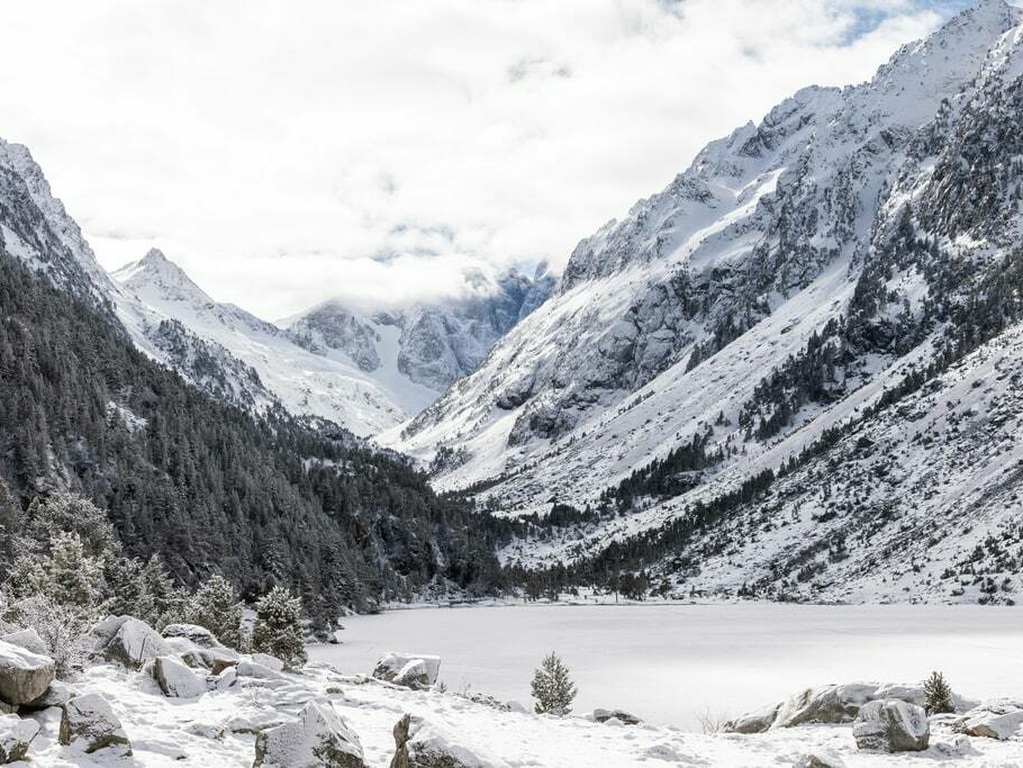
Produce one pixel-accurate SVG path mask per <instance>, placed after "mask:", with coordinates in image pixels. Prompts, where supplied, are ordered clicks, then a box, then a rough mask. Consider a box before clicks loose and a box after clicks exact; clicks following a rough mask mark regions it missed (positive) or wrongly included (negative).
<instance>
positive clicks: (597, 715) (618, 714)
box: [593, 709, 643, 725]
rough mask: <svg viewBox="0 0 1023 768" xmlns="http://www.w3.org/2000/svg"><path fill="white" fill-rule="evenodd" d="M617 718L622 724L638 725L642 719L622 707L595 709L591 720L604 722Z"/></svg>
mask: <svg viewBox="0 0 1023 768" xmlns="http://www.w3.org/2000/svg"><path fill="white" fill-rule="evenodd" d="M611 719H614V720H617V721H619V722H620V723H622V724H623V725H639V724H640V723H641V722H643V721H642V720H640V719H639V718H638V717H636V716H635V715H633V714H630V713H628V712H626V711H625V710H623V709H595V710H593V720H594V722H597V723H606V722H607V721H608V720H611Z"/></svg>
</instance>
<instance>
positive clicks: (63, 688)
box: [24, 680, 75, 709]
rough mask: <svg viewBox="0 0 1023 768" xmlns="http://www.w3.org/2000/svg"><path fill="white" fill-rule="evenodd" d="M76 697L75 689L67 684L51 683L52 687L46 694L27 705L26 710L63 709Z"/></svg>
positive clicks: (57, 681) (55, 681)
mask: <svg viewBox="0 0 1023 768" xmlns="http://www.w3.org/2000/svg"><path fill="white" fill-rule="evenodd" d="M74 696H75V689H74V688H72V687H71V686H70V685H68V684H67V683H62V682H60V681H59V680H54V681H53V682H52V683H50V687H49V688H47V689H46V693H44V694H43V695H42V696H40V697H39V698H38V699H33V700H32V701H30V702H28V704H25V705H24V706H25V708H26V709H49V708H50V707H63V706H64V705H65V704H67V703H68V702H69V701H71V699H73V698H74Z"/></svg>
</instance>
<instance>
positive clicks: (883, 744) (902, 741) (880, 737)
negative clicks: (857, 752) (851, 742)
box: [853, 699, 931, 752]
mask: <svg viewBox="0 0 1023 768" xmlns="http://www.w3.org/2000/svg"><path fill="white" fill-rule="evenodd" d="M930 735H931V729H930V725H929V723H928V722H927V713H926V712H925V711H924V709H923V707H918V706H916V705H915V704H909V703H907V702H905V701H899V700H897V699H889V700H886V701H871V702H868V703H867V704H865V705H863V706H862V707H860V711H859V714H857V715H856V720H855V721H854V722H853V738H854V739H855V740H856V746H857V747H858V748H859V749H862V750H866V751H872V752H922V751H923V750H925V749H927V745H928V743H929V741H930Z"/></svg>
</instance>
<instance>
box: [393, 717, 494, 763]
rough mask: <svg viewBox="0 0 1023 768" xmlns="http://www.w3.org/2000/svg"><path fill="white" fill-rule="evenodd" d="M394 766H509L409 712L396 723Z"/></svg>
mask: <svg viewBox="0 0 1023 768" xmlns="http://www.w3.org/2000/svg"><path fill="white" fill-rule="evenodd" d="M394 744H395V750H394V757H392V758H391V767H390V768H509V766H508V763H506V762H505V761H504V760H501V759H500V758H498V757H495V756H494V755H489V754H486V753H485V752H483V751H481V750H479V749H476V748H471V747H468V746H467V745H465V744H464V743H459V741H458V740H457V739H456V738H455V737H454V736H453V735H452V734H450V733H448V732H447V731H445V730H443V729H442V728H440V727H439V726H438V725H436V724H435V723H431V722H429V721H427V720H424V719H423V718H421V717H413V716H412V715H405V716H404V717H402V718H401V720H399V721H398V722H397V724H396V725H395V726H394Z"/></svg>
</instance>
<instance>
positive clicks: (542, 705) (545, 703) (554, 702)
mask: <svg viewBox="0 0 1023 768" xmlns="http://www.w3.org/2000/svg"><path fill="white" fill-rule="evenodd" d="M532 689H533V698H534V699H536V707H535V709H536V713H537V714H539V715H543V714H549V715H557V716H559V717H563V716H564V715H567V714H569V713H570V712H571V711H572V701H573V700H574V699H575V696H576V693H578V690H577V689H576V687H575V683H573V682H572V678H571V676H570V674H569V671H568V667H566V666H565V664H564V663H563V662H562V661H561V659H560V658H559V657H558V655H557V654H556V653H554V652H553V651H552V652H551V654H550V655H549V656H547V657H546V658H545V659H544V660H543V661H542V662H541V663H540V666H539V668H537V670H536V673H535V674H534V675H533V682H532Z"/></svg>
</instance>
